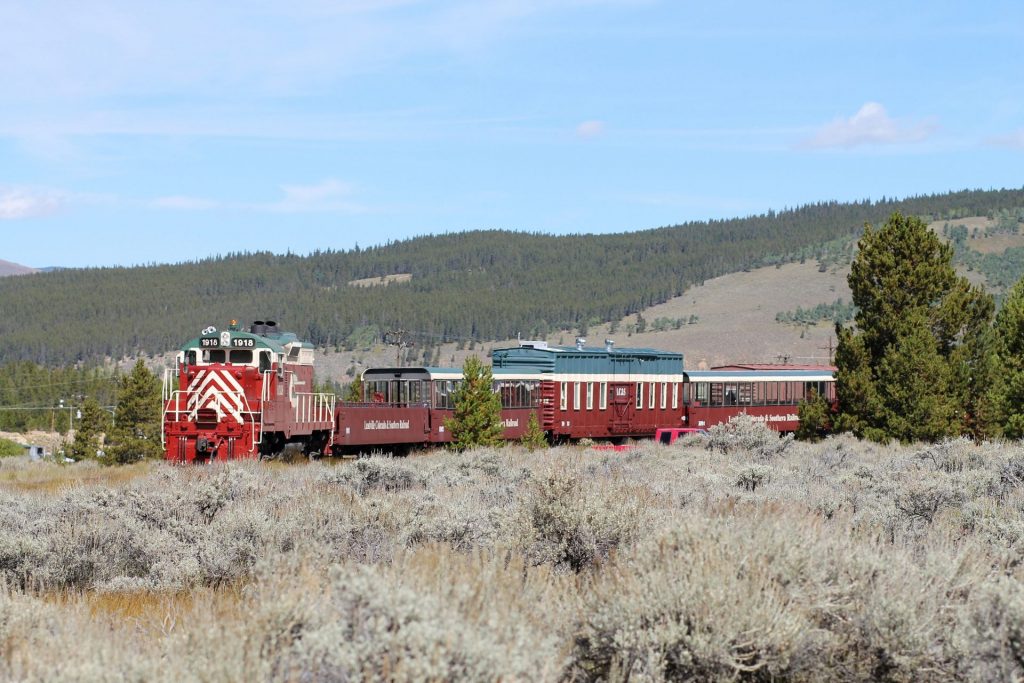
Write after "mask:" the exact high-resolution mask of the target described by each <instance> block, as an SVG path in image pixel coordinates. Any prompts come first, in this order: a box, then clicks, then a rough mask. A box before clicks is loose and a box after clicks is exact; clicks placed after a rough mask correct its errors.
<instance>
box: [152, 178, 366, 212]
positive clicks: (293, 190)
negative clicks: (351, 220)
mask: <svg viewBox="0 0 1024 683" xmlns="http://www.w3.org/2000/svg"><path fill="white" fill-rule="evenodd" d="M280 190H281V193H282V194H283V195H284V196H283V197H281V198H280V199H276V200H272V201H265V202H239V201H229V200H219V199H209V198H206V197H193V196H189V195H166V196H163V197H157V198H156V199H151V200H147V201H145V202H144V203H145V204H146V205H147V206H150V207H152V208H156V209H167V210H170V211H211V210H214V209H223V210H227V211H236V212H238V211H257V212H268V211H269V212H275V213H302V212H337V213H362V212H364V211H367V210H368V209H367V208H366V207H364V206H362V205H360V204H357V203H355V202H354V201H353V200H352V196H353V194H354V193H355V190H354V189H353V187H352V185H351V184H349V183H346V182H344V181H341V180H337V179H336V178H327V179H325V180H322V181H320V182H318V183H313V184H311V185H281V187H280Z"/></svg>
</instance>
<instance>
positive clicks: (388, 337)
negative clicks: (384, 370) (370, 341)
mask: <svg viewBox="0 0 1024 683" xmlns="http://www.w3.org/2000/svg"><path fill="white" fill-rule="evenodd" d="M405 334H406V332H405V330H402V329H398V330H388V331H387V332H385V333H384V343H385V344H390V345H391V346H396V347H398V348H397V349H396V350H395V366H396V367H399V368H400V367H402V349H404V348H406V347H407V346H412V344H411V343H410V342H408V341H406V339H405Z"/></svg>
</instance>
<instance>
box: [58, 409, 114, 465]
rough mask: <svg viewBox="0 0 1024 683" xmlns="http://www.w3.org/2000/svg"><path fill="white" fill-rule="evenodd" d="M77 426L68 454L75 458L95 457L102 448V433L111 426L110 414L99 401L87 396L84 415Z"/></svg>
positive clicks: (83, 410)
mask: <svg viewBox="0 0 1024 683" xmlns="http://www.w3.org/2000/svg"><path fill="white" fill-rule="evenodd" d="M76 426H77V429H76V430H75V438H74V440H73V441H72V442H71V445H70V446H68V456H69V457H71V458H74V459H75V460H83V459H86V458H95V457H96V453H97V451H99V450H100V435H101V434H103V433H105V432H107V431H108V430H109V428H110V414H109V413H108V412H106V411H105V410H103V408H101V407H100V404H99V401H97V400H96V399H94V398H87V399H85V401H84V402H83V403H82V417H81V418H80V419H79V420H78V422H77V423H76Z"/></svg>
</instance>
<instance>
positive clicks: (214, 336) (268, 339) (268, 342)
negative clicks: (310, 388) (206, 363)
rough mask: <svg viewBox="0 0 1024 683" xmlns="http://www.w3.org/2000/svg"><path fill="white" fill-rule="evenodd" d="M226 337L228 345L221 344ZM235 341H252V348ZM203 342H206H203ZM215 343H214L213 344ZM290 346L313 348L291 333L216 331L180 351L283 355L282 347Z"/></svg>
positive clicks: (188, 344)
mask: <svg viewBox="0 0 1024 683" xmlns="http://www.w3.org/2000/svg"><path fill="white" fill-rule="evenodd" d="M225 334H227V335H229V336H228V343H227V344H222V343H221V342H222V341H223V337H224V335H225ZM236 339H245V340H249V339H251V340H252V346H250V345H249V344H248V343H246V344H244V345H236V344H235V341H234V340H236ZM204 340H207V341H206V342H204ZM213 342H216V343H213ZM289 344H291V345H292V347H293V348H294V347H296V346H298V347H300V348H313V345H312V344H309V343H307V342H302V341H299V339H298V337H297V336H295V333H293V332H274V333H270V334H266V335H262V334H253V333H252V332H243V331H242V330H217V331H216V332H210V333H209V334H203V335H200V336H198V337H195V338H193V339H189V340H188V341H187V342H185V344H184V345H182V347H181V350H182V351H185V350H188V349H195V348H204V349H226V348H247V349H254V348H255V349H270V350H271V351H273V352H274V353H284V347H285V346H287V345H289Z"/></svg>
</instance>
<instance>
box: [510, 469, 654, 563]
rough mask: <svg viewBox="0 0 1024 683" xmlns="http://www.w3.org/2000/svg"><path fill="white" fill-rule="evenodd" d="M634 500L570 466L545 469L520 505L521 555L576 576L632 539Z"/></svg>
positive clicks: (636, 515) (636, 516) (637, 513)
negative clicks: (523, 520) (524, 543)
mask: <svg viewBox="0 0 1024 683" xmlns="http://www.w3.org/2000/svg"><path fill="white" fill-rule="evenodd" d="M642 511H643V503H642V501H641V500H640V498H639V496H638V495H636V493H634V492H633V491H631V490H629V489H627V488H626V487H624V486H622V485H621V484H620V485H616V483H615V482H607V481H601V482H594V481H593V480H590V479H588V478H586V477H585V476H584V474H583V473H582V472H581V470H580V469H579V468H578V466H575V465H573V464H554V465H551V466H550V467H549V468H548V469H547V470H546V471H545V472H544V474H543V475H542V476H540V477H538V478H537V480H536V481H535V482H534V484H533V487H532V489H531V492H530V496H529V497H528V499H527V501H526V515H527V518H528V523H529V546H528V549H527V554H528V555H529V557H531V558H532V559H533V561H534V563H535V564H551V565H554V566H555V567H558V568H563V569H570V570H572V571H576V572H578V571H582V570H583V569H586V568H589V567H592V566H593V565H594V564H595V563H597V562H600V561H601V560H603V559H604V558H607V557H608V555H609V554H610V553H611V552H612V551H613V550H615V549H616V548H618V547H619V546H620V545H622V544H624V543H628V542H630V541H632V540H633V538H635V537H636V535H637V533H638V532H639V525H640V520H641V516H642Z"/></svg>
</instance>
